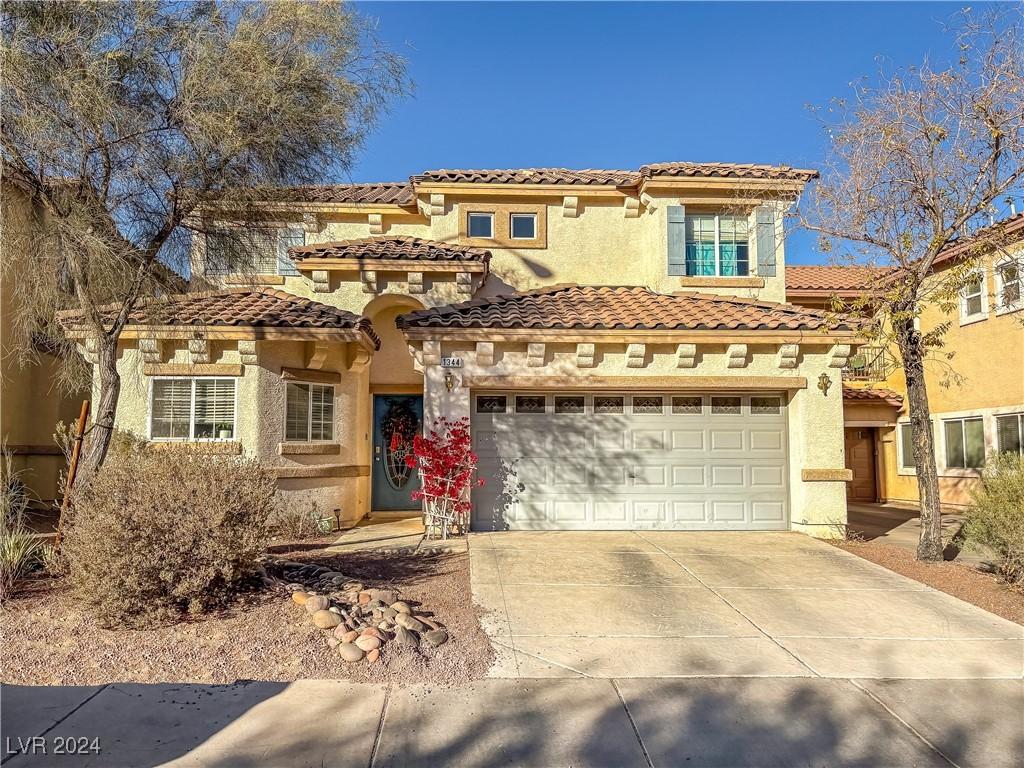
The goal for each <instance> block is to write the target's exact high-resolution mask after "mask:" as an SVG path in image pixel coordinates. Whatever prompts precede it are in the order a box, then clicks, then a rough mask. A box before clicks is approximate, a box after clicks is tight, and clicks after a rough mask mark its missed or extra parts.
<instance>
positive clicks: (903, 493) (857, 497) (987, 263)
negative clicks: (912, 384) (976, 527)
mask: <svg viewBox="0 0 1024 768" xmlns="http://www.w3.org/2000/svg"><path fill="white" fill-rule="evenodd" d="M994 226H997V227H1000V228H1001V229H1002V231H1003V234H1004V236H1005V238H1006V242H1007V244H1006V245H1005V246H1004V247H1003V249H1001V250H1000V252H998V253H996V252H990V253H986V254H984V255H982V256H980V257H978V258H977V261H978V266H977V280H975V281H972V282H969V283H968V285H967V286H966V287H965V288H964V289H963V290H962V291H961V295H960V301H959V306H958V308H957V309H956V310H954V311H952V312H947V311H946V310H945V309H944V308H943V307H942V306H940V305H939V303H931V304H928V305H927V306H926V307H925V309H924V311H923V312H922V314H921V317H920V320H919V327H920V330H921V331H922V332H924V333H927V332H930V331H934V330H935V329H936V328H939V327H940V326H943V325H945V326H946V327H947V330H946V331H945V334H944V336H943V346H942V348H941V349H939V350H936V351H934V352H932V354H931V355H930V356H929V359H928V360H927V361H926V363H925V380H926V384H927V387H928V400H929V407H930V409H931V415H932V425H933V430H934V436H935V447H936V463H937V465H938V473H939V491H940V496H941V500H942V502H943V503H944V504H946V505H949V506H952V507H955V506H962V505H964V504H966V503H968V502H969V500H970V494H971V491H972V489H973V488H975V487H976V485H977V483H978V478H979V477H980V475H981V469H982V467H983V466H984V463H985V459H986V457H987V456H990V455H992V454H993V453H996V452H1001V451H1010V452H1015V453H1020V452H1021V450H1022V449H1021V445H1022V432H1024V312H1022V311H1021V310H1022V309H1024V301H1022V296H1021V292H1022V281H1021V278H1022V273H1024V215H1020V214H1019V215H1016V216H1013V217H1011V218H1010V219H1007V220H1006V221H1004V222H1000V223H998V224H996V225H994ZM975 242H977V241H976V240H975ZM970 248H972V238H965V239H964V240H963V241H962V242H960V243H957V244H956V245H954V246H952V247H950V248H948V249H947V250H946V251H944V252H943V253H942V254H941V255H940V257H939V258H938V259H937V260H936V263H935V271H934V274H933V276H932V277H930V278H929V280H931V281H932V282H933V283H934V282H937V281H941V280H943V279H944V278H945V277H946V276H947V271H948V270H949V269H950V268H951V267H953V266H954V265H955V264H958V263H961V262H962V259H963V258H964V256H965V255H966V254H967V253H968V250H969V249H970ZM1004 251H1005V252H1004ZM971 255H972V257H973V256H977V255H976V254H971ZM885 271H887V270H869V269H865V268H859V267H824V266H811V267H803V266H801V267H790V268H789V270H787V273H786V285H787V289H786V295H787V299H788V300H789V301H791V302H793V303H795V304H801V305H804V306H814V307H821V306H824V305H823V304H822V303H821V302H822V301H825V302H826V303H827V302H828V301H829V300H830V297H833V296H834V297H835V298H836V299H838V300H840V301H842V300H854V299H855V298H857V296H858V295H863V292H864V291H865V290H871V289H872V283H873V281H874V279H875V278H877V277H878V275H880V274H882V273H884V272H885ZM823 296H824V297H825V298H824V299H823V298H822V297H823ZM898 360H899V358H898V354H897V352H896V350H895V349H883V348H879V347H870V346H862V347H861V348H860V349H859V350H858V352H857V354H855V355H853V356H852V357H851V358H850V362H849V364H848V366H847V368H846V369H845V370H844V386H843V397H844V411H843V412H844V425H845V442H846V466H847V467H848V468H849V469H850V470H851V471H852V474H853V480H852V482H851V483H850V485H849V486H848V496H849V498H850V500H853V501H898V502H916V501H917V500H918V492H917V477H916V473H915V471H914V458H913V449H912V447H911V446H912V443H911V431H910V424H909V422H908V418H909V417H908V413H907V405H906V382H905V379H904V377H903V369H902V367H901V366H900V364H899V363H898Z"/></svg>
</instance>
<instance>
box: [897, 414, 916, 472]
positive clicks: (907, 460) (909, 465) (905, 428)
mask: <svg viewBox="0 0 1024 768" xmlns="http://www.w3.org/2000/svg"><path fill="white" fill-rule="evenodd" d="M915 466H916V465H915V464H914V428H913V427H911V426H910V424H900V468H901V469H914V467H915Z"/></svg>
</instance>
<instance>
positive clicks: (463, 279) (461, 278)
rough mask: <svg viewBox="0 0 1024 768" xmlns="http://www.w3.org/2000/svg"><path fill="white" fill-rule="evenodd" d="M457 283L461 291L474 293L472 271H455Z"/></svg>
mask: <svg viewBox="0 0 1024 768" xmlns="http://www.w3.org/2000/svg"><path fill="white" fill-rule="evenodd" d="M455 284H456V286H458V291H459V293H464V294H467V295H470V296H472V295H473V273H472V272H456V273H455Z"/></svg>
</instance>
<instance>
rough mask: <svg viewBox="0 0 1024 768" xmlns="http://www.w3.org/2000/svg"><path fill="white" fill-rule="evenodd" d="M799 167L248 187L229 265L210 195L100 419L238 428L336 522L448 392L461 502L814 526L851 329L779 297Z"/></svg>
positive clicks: (374, 491) (244, 440)
mask: <svg viewBox="0 0 1024 768" xmlns="http://www.w3.org/2000/svg"><path fill="white" fill-rule="evenodd" d="M815 175H816V174H815V172H814V171H810V170H799V169H794V168H789V167H780V166H765V165H734V164H718V163H715V164H705V163H664V164H656V165H649V166H644V167H642V168H640V169H639V170H636V171H603V170H584V171H574V170H564V169H525V170H441V171H431V172H427V173H423V174H420V175H416V176H413V177H411V178H410V179H409V181H407V182H397V183H383V184H352V185H342V186H321V187H307V188H292V189H280V190H273V191H270V192H268V193H267V194H266V201H265V204H262V207H261V211H262V212H263V213H264V215H265V218H263V219H262V220H261V221H260V223H259V226H260V228H261V230H260V231H261V235H260V238H258V242H259V244H260V245H259V246H258V247H254V249H253V252H252V258H251V261H250V263H249V264H248V265H247V266H248V267H249V269H248V270H246V274H244V275H243V274H239V273H238V271H239V270H237V269H236V268H233V267H232V266H230V265H227V264H226V263H225V261H226V260H225V258H224V254H223V250H224V249H223V247H222V246H223V244H222V242H221V241H220V240H219V236H218V234H217V222H218V221H220V220H222V219H223V220H226V219H228V218H230V216H229V215H227V214H225V213H224V212H223V211H219V210H218V208H217V205H216V204H215V203H211V204H209V205H208V206H206V207H205V208H204V210H203V217H204V220H205V225H204V229H205V230H206V231H208V232H209V233H210V234H208V235H206V236H205V237H196V238H195V239H194V248H193V259H192V270H193V274H192V281H193V287H194V288H195V289H196V291H197V292H194V293H190V294H185V295H181V296H175V297H169V298H164V299H161V300H159V301H157V302H154V303H150V304H148V305H147V306H145V307H142V308H140V310H139V311H138V312H137V313H136V315H135V316H134V317H133V323H132V325H130V327H129V328H128V330H127V332H126V333H125V334H124V341H123V345H122V350H121V356H120V363H119V364H120V370H121V373H122V375H123V376H124V380H125V383H124V386H123V388H122V396H121V406H120V408H119V413H118V424H119V426H120V427H122V428H124V429H128V430H131V431H133V432H137V433H139V434H140V435H144V436H146V437H147V438H148V439H149V440H151V441H153V442H154V443H161V444H166V445H168V446H169V449H173V446H174V445H175V444H178V443H182V442H189V441H201V442H203V443H204V444H206V445H207V446H208V447H209V449H210V450H215V451H221V452H225V453H236V454H245V455H251V456H257V457H259V458H260V459H261V460H262V461H264V462H266V463H267V464H269V465H271V466H273V468H274V470H275V471H276V473H277V476H278V478H279V483H280V488H281V491H282V493H283V494H284V495H285V496H286V497H291V498H301V497H304V496H306V497H310V498H313V499H314V500H316V501H317V503H318V504H319V505H320V507H321V508H323V509H326V510H328V511H329V510H339V514H340V516H341V518H342V520H343V521H345V522H348V523H351V522H354V521H356V520H358V519H359V518H360V517H362V516H363V515H365V514H366V513H367V512H369V511H371V510H375V511H376V510H402V509H410V508H414V507H416V506H418V505H416V504H414V503H412V502H411V501H410V493H411V491H413V490H414V489H415V487H416V483H417V482H418V480H417V478H416V476H415V474H414V473H410V472H409V470H408V469H407V468H406V467H405V465H404V463H403V461H402V457H403V456H404V454H405V452H406V451H407V450H408V439H409V437H410V436H411V434H412V433H414V432H415V431H416V430H419V429H422V428H423V427H424V425H426V426H427V427H429V426H430V425H431V424H432V423H433V421H434V419H436V418H437V417H439V416H445V417H448V418H466V419H469V421H470V423H471V430H472V434H473V442H474V446H475V450H476V452H477V453H478V454H479V461H480V474H481V476H482V477H483V479H484V480H485V483H486V484H485V485H484V487H482V488H479V489H477V490H475V491H474V498H473V501H474V512H473V520H472V524H473V526H474V527H475V528H477V529H501V528H506V527H507V528H516V529H656V528H664V529H698V530H719V529H722V530H740V529H743V530H747V529H757V530H789V529H793V530H798V531H804V532H807V533H811V534H825V533H828V532H830V531H831V530H832V529H831V526H833V525H836V524H842V523H844V522H845V519H846V488H845V481H846V479H847V477H848V476H849V472H848V471H847V470H846V469H845V468H844V463H843V461H844V453H843V394H842V387H841V379H840V374H841V370H842V368H843V366H844V365H845V364H846V363H847V360H848V358H849V356H850V354H851V348H852V347H853V346H854V345H856V344H857V341H856V337H855V334H856V327H855V324H854V323H852V321H851V322H840V323H838V324H832V325H831V326H830V324H829V323H828V322H827V318H826V316H825V314H824V313H823V312H820V311H817V310H814V309H808V308H803V307H796V306H791V305H787V304H785V303H784V301H785V290H786V289H785V272H786V261H785V252H784V248H783V247H782V216H783V214H784V212H785V211H786V210H787V208H788V207H789V206H790V204H791V202H792V201H793V200H794V198H795V196H796V195H797V194H799V192H800V191H801V189H802V188H803V186H804V185H805V184H806V183H807V182H808V181H810V180H811V179H813V178H814V177H815ZM254 270H255V271H256V272H257V273H259V274H258V275H257V276H256V277H255V278H254V277H253V276H252V274H251V273H252V271H254ZM253 283H256V285H253ZM65 322H66V323H67V325H68V327H69V328H70V332H71V333H73V334H75V333H78V334H79V335H81V330H80V329H79V328H78V326H76V324H75V320H74V318H73V317H68V318H66V320H65ZM82 345H83V347H84V348H85V349H86V352H87V353H88V348H89V340H88V339H87V338H82ZM396 434H397V437H395V435H396Z"/></svg>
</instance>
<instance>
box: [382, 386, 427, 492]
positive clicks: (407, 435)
mask: <svg viewBox="0 0 1024 768" xmlns="http://www.w3.org/2000/svg"><path fill="white" fill-rule="evenodd" d="M422 425H423V396H422V395H374V396H373V473H372V480H373V498H372V509H374V510H375V511H378V512H384V511H389V510H406V509H419V508H420V502H418V501H413V500H412V493H413V491H415V490H418V489H419V487H420V479H419V476H418V475H417V474H416V470H415V469H412V468H410V467H409V466H408V465H407V464H406V463H405V457H406V456H408V455H410V454H411V453H412V439H413V436H414V435H418V434H420V433H421V432H422Z"/></svg>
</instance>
